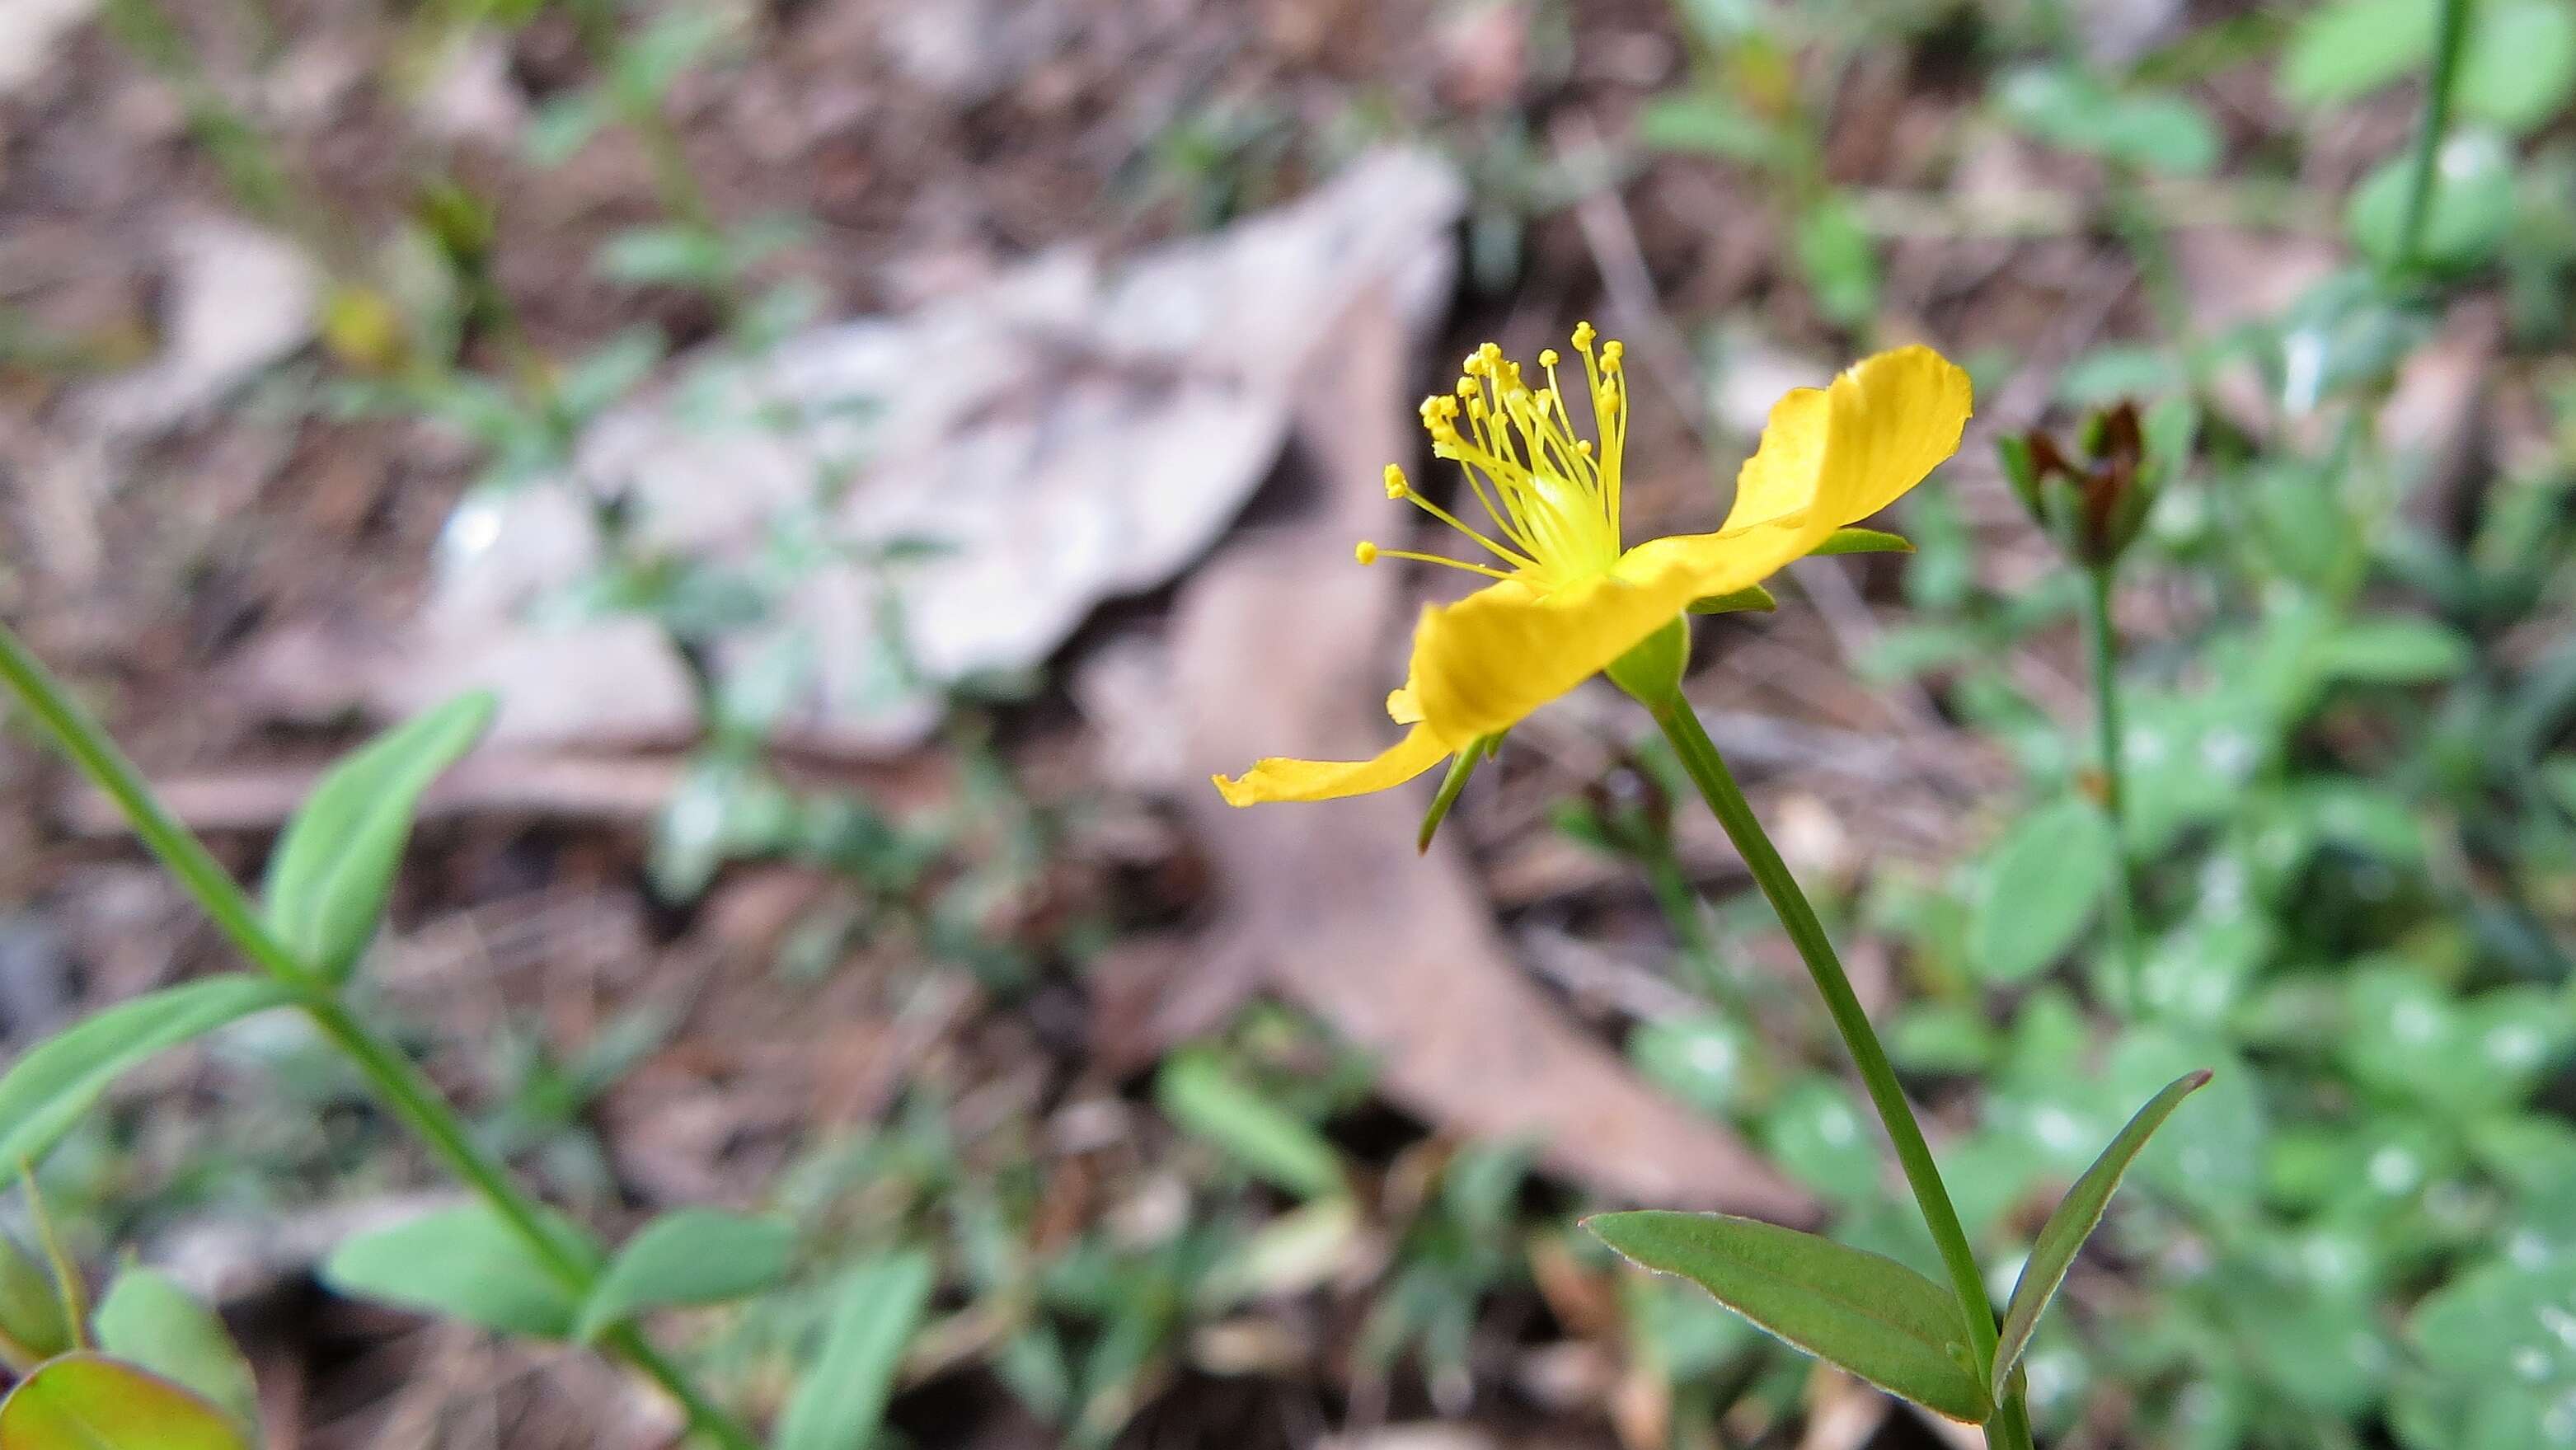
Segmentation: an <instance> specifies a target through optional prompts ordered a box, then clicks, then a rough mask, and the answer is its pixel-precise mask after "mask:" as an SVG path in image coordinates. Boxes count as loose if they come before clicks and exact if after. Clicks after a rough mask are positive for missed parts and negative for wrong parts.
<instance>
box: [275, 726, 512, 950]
mask: <svg viewBox="0 0 2576 1450" xmlns="http://www.w3.org/2000/svg"><path fill="white" fill-rule="evenodd" d="M497 707H498V702H497V701H496V700H495V699H494V697H493V696H492V695H491V694H490V693H489V692H488V691H480V690H478V691H476V692H474V693H472V694H468V695H460V696H458V697H457V698H456V699H453V700H450V701H448V702H447V703H446V704H444V705H441V706H438V707H437V708H436V709H433V710H429V711H427V712H425V713H423V714H420V715H416V716H414V717H413V718H411V719H410V720H407V721H405V722H403V723H402V724H400V725H397V726H395V727H394V728H393V729H391V730H388V731H386V732H385V733H384V734H382V735H379V736H377V737H376V738H375V739H374V740H371V741H369V742H368V743H367V744H365V745H363V746H361V747H359V749H358V750H357V752H356V753H354V754H352V755H350V756H349V757H348V758H347V759H345V760H343V761H341V762H340V763H339V764H337V765H335V766H333V767H331V769H330V770H329V771H328V772H326V773H325V774H324V775H323V777H322V780H321V782H320V783H319V784H317V785H316V786H314V788H313V794H312V796H311V797H310V798H309V799H307V800H306V801H305V802H304V807H303V809H301V810H299V811H297V812H296V813H295V819H294V820H292V821H290V822H288V823H287V827H286V832H285V834H284V835H283V836H282V837H281V838H280V839H279V841H278V843H277V850H276V852H275V854H274V855H273V856H272V857H271V858H270V861H269V868H268V886H267V891H266V893H265V894H266V897H267V916H268V924H269V926H270V928H271V929H272V930H274V931H275V932H276V933H277V935H278V939H279V940H281V941H283V942H284V943H285V944H286V946H287V948H288V949H289V950H290V951H292V952H294V954H295V958H296V960H298V961H300V962H302V963H304V964H305V965H306V966H307V967H309V968H311V969H312V971H313V973H314V974H315V975H316V976H319V977H321V978H323V979H324V980H326V981H332V982H336V981H339V980H341V979H342V978H344V977H346V976H347V975H348V973H349V969H350V968H351V967H352V966H354V965H355V964H356V963H357V960H358V954H359V953H360V952H362V951H364V950H365V949H366V945H367V941H368V939H369V938H371V937H373V936H374V935H375V932H376V921H377V918H378V917H380V916H382V915H383V914H384V909H385V896H386V893H387V892H389V891H391V890H392V888H393V881H394V872H395V870H396V869H397V868H398V867H400V865H401V864H402V853H403V847H404V846H406V845H407V844H409V842H410V840H411V826H412V815H413V813H414V811H416V810H417V809H418V807H419V805H420V794H421V792H422V791H424V790H427V789H428V788H429V783H430V782H431V781H433V780H435V779H437V778H438V776H439V774H440V773H441V772H442V771H444V770H446V769H447V768H448V767H449V766H451V765H454V764H455V763H456V762H457V761H458V760H459V759H461V758H463V757H464V755H465V753H466V752H467V751H469V750H472V749H473V748H474V743H475V742H476V741H478V740H480V739H482V738H483V732H484V731H485V730H487V729H489V728H490V727H491V724H492V715H493V712H494V710H495V709H496V708H497Z"/></svg>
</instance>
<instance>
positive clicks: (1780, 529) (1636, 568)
mask: <svg viewBox="0 0 2576 1450" xmlns="http://www.w3.org/2000/svg"><path fill="white" fill-rule="evenodd" d="M1818 517H1822V516H1821V515H1819V516H1818ZM1833 528H1834V526H1833V525H1831V524H1820V525H1818V526H1817V527H1813V528H1809V527H1806V526H1804V525H1801V524H1798V523H1796V522H1795V521H1791V522H1785V523H1781V524H1779V525H1776V526H1771V527H1764V528H1755V529H1746V530H1742V531H1723V532H1719V533H1714V534H1669V535H1666V536H1665V537H1663V538H1660V539H1648V540H1647V541H1646V542H1644V543H1642V544H1639V545H1638V546H1637V547H1635V548H1633V549H1630V550H1629V551H1628V552H1627V553H1625V554H1622V555H1620V556H1619V567H1618V569H1617V570H1616V571H1615V572H1616V574H1617V576H1618V577H1619V578H1621V579H1625V580H1628V581H1630V582H1632V583H1635V584H1638V585H1640V586H1641V587H1646V588H1650V589H1653V590H1655V591H1657V593H1658V595H1659V597H1660V596H1661V595H1666V594H1674V593H1678V594H1679V595H1680V596H1681V599H1682V603H1683V604H1685V605H1687V604H1689V603H1690V602H1691V601H1692V600H1694V599H1705V598H1707V597H1709V596H1710V595H1712V594H1732V593H1734V592H1735V591H1737V590H1739V589H1749V588H1751V587H1752V586H1754V585H1756V584H1759V583H1761V582H1762V581H1763V580H1765V579H1768V578H1770V577H1771V576H1772V575H1773V574H1776V573H1778V572H1779V571H1780V569H1781V568H1782V566H1784V565H1786V564H1788V563H1790V562H1791V561H1793V560H1796V559H1798V558H1801V557H1803V556H1804V555H1805V554H1806V553H1807V551H1808V550H1810V549H1813V548H1814V547H1815V546H1816V545H1817V544H1819V543H1821V542H1823V540H1824V537H1825V535H1827V534H1830V533H1832V532H1833Z"/></svg>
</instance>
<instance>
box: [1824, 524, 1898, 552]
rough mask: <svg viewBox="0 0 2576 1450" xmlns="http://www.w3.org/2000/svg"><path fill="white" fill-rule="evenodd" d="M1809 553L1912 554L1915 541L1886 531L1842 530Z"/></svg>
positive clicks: (1830, 535)
mask: <svg viewBox="0 0 2576 1450" xmlns="http://www.w3.org/2000/svg"><path fill="white" fill-rule="evenodd" d="M1808 552H1810V553H1814V554H1911V553H1913V552H1914V541H1913V540H1912V539H1909V538H1907V537H1905V536H1904V535H1903V534H1891V533H1888V532H1887V531H1886V530H1884V529H1853V528H1841V529H1836V530H1834V531H1833V532H1832V533H1830V534H1827V535H1825V541H1824V542H1823V543H1821V544H1818V545H1817V546H1816V547H1815V548H1813V549H1811V550H1809V551H1808Z"/></svg>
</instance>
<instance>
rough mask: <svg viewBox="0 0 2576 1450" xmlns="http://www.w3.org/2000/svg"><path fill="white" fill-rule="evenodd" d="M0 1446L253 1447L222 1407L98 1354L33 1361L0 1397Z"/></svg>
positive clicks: (67, 1449) (34, 1449)
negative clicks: (30, 1371) (4, 1397)
mask: <svg viewBox="0 0 2576 1450" xmlns="http://www.w3.org/2000/svg"><path fill="white" fill-rule="evenodd" d="M0 1450H253V1446H252V1442H251V1441H249V1440H246V1439H244V1438H243V1437H242V1432H241V1431H240V1430H239V1429H237V1428H235V1427H234V1425H233V1423H232V1421H231V1420H229V1419H227V1418H225V1415H224V1412H223V1411H221V1410H219V1409H217V1408H215V1407H214V1406H213V1405H211V1404H208V1403H207V1402H206V1401H205V1400H203V1399H201V1398H199V1397H198V1396H196V1395H195V1394H192V1393H190V1392H189V1391H188V1390H185V1389H183V1388H181V1387H180V1386H178V1385H174V1384H172V1383H170V1382H169V1381H168V1380H165V1379H163V1378H161V1377H160V1376H159V1375H155V1374H152V1373H149V1372H148V1371H145V1370H142V1369H139V1368H137V1367H135V1366H133V1365H130V1364H127V1363H124V1362H123V1361H121V1360H115V1359H110V1358H108V1357H107V1356H105V1355H103V1354H67V1355H63V1356H62V1357H60V1358H58V1359H49V1360H47V1361H45V1362H44V1363H43V1364H42V1365H39V1366H37V1368H36V1371H35V1373H33V1374H31V1375H29V1376H27V1377H26V1378H25V1379H23V1380H21V1381H19V1382H18V1387H17V1388H16V1389H14V1390H11V1391H10V1392H9V1398H8V1399H7V1400H6V1401H5V1402H0Z"/></svg>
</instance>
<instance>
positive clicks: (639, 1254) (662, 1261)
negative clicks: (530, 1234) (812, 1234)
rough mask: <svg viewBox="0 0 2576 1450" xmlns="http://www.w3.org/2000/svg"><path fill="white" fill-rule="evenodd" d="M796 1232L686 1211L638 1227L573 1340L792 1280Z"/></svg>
mask: <svg viewBox="0 0 2576 1450" xmlns="http://www.w3.org/2000/svg"><path fill="white" fill-rule="evenodd" d="M795 1250H796V1227H795V1225H793V1224H790V1223H788V1222H787V1221H786V1220H784V1219H777V1218H762V1217H757V1216H754V1215H751V1214H742V1213H728V1212H726V1211H725V1210H723V1209H716V1208H683V1209H677V1210H674V1211H672V1212H670V1213H666V1214H663V1215H661V1216H660V1217H658V1218H656V1219H654V1220H653V1221H652V1222H651V1223H648V1224H646V1225H644V1227H643V1228H641V1229H638V1230H637V1231H636V1233H635V1236H634V1237H633V1238H631V1239H629V1240H627V1241H626V1245H625V1247H623V1248H621V1249H619V1250H618V1251H617V1257H615V1258H613V1259H611V1260H609V1263H608V1269H607V1272H605V1273H603V1274H601V1275H600V1278H599V1283H598V1285H597V1286H596V1287H594V1288H593V1289H592V1290H591V1291H590V1298H589V1299H588V1300H587V1301H585V1302H584V1303H583V1304H582V1306H581V1320H580V1323H579V1324H578V1325H576V1326H575V1328H574V1331H573V1337H574V1338H576V1339H583V1340H588V1339H592V1338H595V1337H597V1336H598V1334H599V1332H600V1331H601V1330H603V1329H606V1328H607V1327H608V1326H610V1325H612V1324H615V1323H616V1322H618V1321H619V1320H621V1319H626V1318H630V1317H632V1316H634V1315H636V1314H639V1313H642V1312H643V1311H645V1310H647V1309H667V1308H674V1307H679V1306H684V1305H694V1304H721V1303H724V1302H725V1301H726V1300H728V1299H740V1298H743V1297H745V1296H748V1295H752V1294H757V1293H759V1292H760V1291H761V1290H763V1289H767V1288H770V1287H771V1286H773V1285H775V1284H776V1283H777V1282H778V1281H779V1280H781V1279H783V1278H785V1277H786V1276H787V1262H788V1259H789V1257H790V1256H791V1255H793V1254H794V1252H795Z"/></svg>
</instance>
